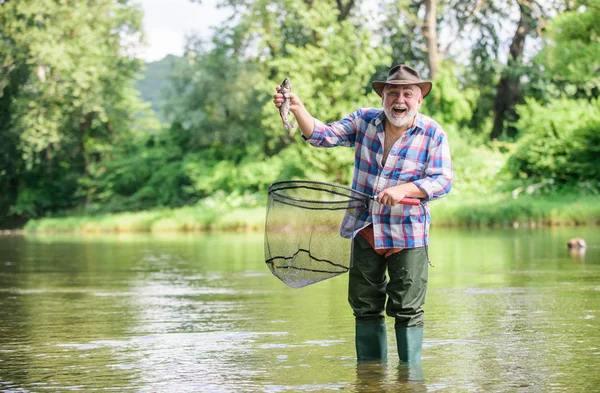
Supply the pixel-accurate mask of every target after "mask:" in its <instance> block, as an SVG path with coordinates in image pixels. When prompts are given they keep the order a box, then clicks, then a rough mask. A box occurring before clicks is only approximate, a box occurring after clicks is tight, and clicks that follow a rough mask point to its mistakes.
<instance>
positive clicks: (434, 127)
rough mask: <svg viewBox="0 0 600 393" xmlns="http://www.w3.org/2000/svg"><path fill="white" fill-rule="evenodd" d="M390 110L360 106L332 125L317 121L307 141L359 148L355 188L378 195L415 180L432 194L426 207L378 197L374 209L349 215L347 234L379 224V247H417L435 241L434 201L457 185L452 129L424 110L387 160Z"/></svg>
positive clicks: (344, 228)
mask: <svg viewBox="0 0 600 393" xmlns="http://www.w3.org/2000/svg"><path fill="white" fill-rule="evenodd" d="M384 126H385V113H384V112H383V109H359V110H358V111H356V112H354V113H352V114H350V115H349V116H348V117H346V118H344V119H342V120H340V121H337V122H334V123H330V124H327V125H325V124H323V123H322V122H321V121H319V120H317V119H315V128H314V130H313V133H312V135H311V137H310V139H307V141H308V142H309V143H310V144H311V145H313V146H318V147H334V146H347V147H355V154H354V177H353V179H352V188H353V189H354V190H357V191H360V192H363V193H365V194H367V195H377V194H378V193H379V192H380V191H383V190H385V189H386V188H389V187H392V186H396V185H399V184H404V183H410V182H413V183H414V184H415V185H416V186H417V187H418V188H419V189H421V190H422V191H423V192H425V194H427V198H425V199H423V200H422V201H423V203H422V204H421V206H411V205H401V204H397V205H396V206H388V205H382V204H379V203H377V202H376V201H373V202H371V203H370V204H369V209H368V210H364V209H363V210H358V209H356V210H354V211H348V212H347V213H346V216H345V219H344V223H343V224H342V228H341V234H342V236H344V237H347V238H353V237H354V236H356V234H357V233H358V232H359V231H360V230H361V229H362V228H364V227H366V226H367V225H369V224H373V232H374V242H375V248H376V249H388V248H415V247H423V246H425V245H427V244H429V223H430V222H431V221H430V215H429V206H428V203H427V202H428V201H430V200H434V199H438V198H441V197H443V196H445V195H446V194H448V192H450V189H451V188H452V160H451V158H450V147H449V145H448V138H447V136H446V133H445V132H444V131H443V130H442V128H441V127H440V125H439V124H437V123H436V122H435V121H434V120H432V119H431V118H429V117H427V116H425V115H422V114H418V115H417V118H416V120H415V123H414V125H413V127H411V128H410V129H409V130H407V131H406V132H405V133H404V134H403V135H402V137H400V139H399V140H398V141H396V143H395V144H394V146H393V147H392V149H391V150H390V152H389V155H388V157H387V161H386V162H385V165H382V164H381V161H382V159H383V148H384V134H385V129H384Z"/></svg>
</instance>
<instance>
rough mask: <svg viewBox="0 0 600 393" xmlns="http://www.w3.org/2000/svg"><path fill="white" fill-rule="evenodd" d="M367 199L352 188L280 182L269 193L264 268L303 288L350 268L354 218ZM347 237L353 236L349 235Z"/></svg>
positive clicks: (305, 182) (289, 284)
mask: <svg viewBox="0 0 600 393" xmlns="http://www.w3.org/2000/svg"><path fill="white" fill-rule="evenodd" d="M369 200H370V199H369V197H368V196H366V195H364V194H362V193H359V192H357V191H354V190H352V189H350V188H347V187H343V186H339V185H335V184H329V183H321V182H312V181H283V182H278V183H274V184H272V185H271V187H270V188H269V199H268V204H267V218H266V224H265V262H266V263H267V266H268V267H269V269H270V270H271V272H272V273H273V275H275V276H276V277H277V278H279V279H280V280H281V281H283V282H284V283H285V284H287V285H288V286H290V287H292V288H301V287H304V286H307V285H310V284H314V283H316V282H319V281H323V280H326V279H328V278H331V277H334V276H337V275H339V274H342V273H346V272H347V271H348V270H349V268H350V259H351V255H350V254H351V246H350V243H351V241H352V240H351V236H350V234H349V233H347V232H344V233H342V232H341V228H342V224H344V225H343V226H344V228H346V229H347V227H348V225H349V223H351V222H353V220H352V218H353V217H358V216H359V215H360V214H362V213H364V212H365V211H367V210H368V204H369ZM350 225H351V224H350ZM350 233H351V231H350Z"/></svg>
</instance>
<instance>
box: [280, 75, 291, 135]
mask: <svg viewBox="0 0 600 393" xmlns="http://www.w3.org/2000/svg"><path fill="white" fill-rule="evenodd" d="M280 87H281V89H279V92H280V93H281V94H285V93H289V92H290V91H292V82H290V80H289V79H288V78H285V79H284V80H283V82H281V85H280ZM291 105H292V103H291V102H290V99H289V98H285V97H284V99H283V103H281V106H280V107H279V115H280V116H281V120H283V129H284V130H285V131H289V132H290V136H293V135H294V126H293V125H292V124H291V123H290V121H289V120H288V115H289V114H290V106H291Z"/></svg>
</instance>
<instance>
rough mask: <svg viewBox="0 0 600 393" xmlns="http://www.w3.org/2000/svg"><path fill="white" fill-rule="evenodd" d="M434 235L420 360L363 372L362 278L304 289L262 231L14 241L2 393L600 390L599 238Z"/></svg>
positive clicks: (2, 262)
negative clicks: (357, 341) (273, 269)
mask: <svg viewBox="0 0 600 393" xmlns="http://www.w3.org/2000/svg"><path fill="white" fill-rule="evenodd" d="M574 236H581V237H584V238H585V239H586V241H587V243H588V249H587V251H586V252H585V253H579V254H577V255H573V254H570V253H569V252H568V250H567V248H566V241H567V240H568V239H569V238H571V237H574ZM432 238H433V239H432V240H433V244H432V247H431V249H430V256H431V259H432V260H433V261H434V265H435V266H436V267H435V268H432V269H431V270H430V286H429V288H430V289H429V293H428V297H427V303H426V305H425V311H426V327H425V341H424V343H423V361H422V364H421V365H420V366H411V367H409V366H407V365H401V364H398V358H397V355H396V353H395V350H394V349H395V339H394V337H393V334H389V337H388V344H389V347H390V350H389V360H388V362H387V363H384V364H377V363H374V364H359V365H357V364H356V361H355V358H354V343H353V337H354V322H353V317H352V314H351V311H350V309H349V306H348V305H347V303H346V297H347V289H346V279H347V278H346V277H345V276H344V275H342V276H340V277H337V278H334V279H331V280H328V281H325V282H322V283H318V284H315V285H313V286H309V287H306V288H303V289H291V288H288V287H287V286H285V285H284V284H283V283H281V282H280V281H279V280H278V279H276V278H275V277H273V276H272V275H271V274H270V272H269V269H268V267H267V266H266V265H265V264H264V260H263V237H262V234H224V235H198V234H193V235H192V234H168V235H161V236H156V235H125V236H123V235H114V236H113V235H111V236H106V235H103V236H26V237H15V236H13V237H7V236H5V237H0V310H1V311H0V312H1V314H0V315H1V319H0V322H1V323H0V392H44V391H61V392H62V391H85V392H88V391H100V390H102V391H113V392H328V391H331V392H333V391H345V392H434V391H440V392H594V391H598V388H597V387H598V386H600V373H598V372H597V367H598V365H600V323H599V318H600V315H599V308H600V234H599V231H598V229H597V228H560V229H538V230H534V231H526V230H511V231H472V232H471V231H457V230H452V231H442V230H435V231H434V233H433V236H432ZM388 322H389V326H388V331H389V332H393V322H392V321H388Z"/></svg>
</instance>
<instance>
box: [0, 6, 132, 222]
mask: <svg viewBox="0 0 600 393" xmlns="http://www.w3.org/2000/svg"><path fill="white" fill-rule="evenodd" d="M141 16H142V13H141V11H140V9H139V8H138V7H137V6H135V5H132V4H131V2H130V1H129V0H98V1H94V2H88V1H84V0H70V1H52V0H28V1H7V2H3V3H2V4H0V24H1V25H2V32H1V33H0V67H1V72H0V95H1V96H2V100H3V101H2V102H3V103H2V104H1V105H2V106H3V107H2V109H3V114H4V115H3V116H2V118H1V121H2V124H0V129H2V132H3V134H4V135H3V136H5V138H7V140H10V141H11V143H10V144H9V146H7V149H3V151H4V152H5V157H10V158H9V159H10V160H14V162H15V165H12V166H7V167H4V168H3V170H4V171H5V172H7V173H6V178H7V179H8V187H9V192H8V193H7V194H6V195H7V199H6V198H5V199H4V205H5V206H6V205H11V208H10V211H11V212H12V213H13V214H16V215H23V216H35V215H38V214H41V213H42V212H44V211H55V210H59V209H65V208H69V207H72V206H74V205H75V204H76V202H77V199H76V198H75V197H76V196H77V195H79V196H80V197H82V198H83V200H85V199H86V198H87V191H86V190H85V189H81V188H80V186H79V179H80V178H81V177H85V176H87V175H88V174H89V168H90V165H91V163H93V162H98V161H100V160H102V159H104V158H107V157H108V156H109V155H110V151H111V149H112V145H113V144H115V143H121V142H122V141H123V138H126V135H127V133H128V132H129V131H130V129H131V127H130V126H131V124H132V120H133V115H134V113H135V108H136V107H137V106H139V105H138V104H137V102H136V99H135V93H134V90H133V89H132V87H131V86H132V82H133V78H134V76H135V74H136V73H137V71H138V70H139V68H140V66H141V64H140V61H139V60H136V59H135V58H133V56H132V50H133V48H134V46H135V45H136V44H137V43H138V42H139V39H140V38H141V34H140V28H141ZM132 108H134V109H132ZM3 139H4V138H3ZM8 172H10V173H8ZM15 176H16V177H17V178H18V182H14V181H12V180H11V179H13V178H14V177H15Z"/></svg>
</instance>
